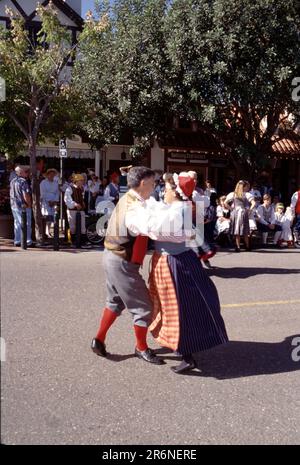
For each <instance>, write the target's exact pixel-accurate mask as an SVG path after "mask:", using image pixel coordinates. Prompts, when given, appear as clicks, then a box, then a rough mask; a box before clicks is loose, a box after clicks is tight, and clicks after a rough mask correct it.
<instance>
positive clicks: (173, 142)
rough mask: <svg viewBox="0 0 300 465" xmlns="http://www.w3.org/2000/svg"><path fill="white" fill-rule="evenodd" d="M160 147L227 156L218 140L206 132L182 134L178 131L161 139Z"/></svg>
mask: <svg viewBox="0 0 300 465" xmlns="http://www.w3.org/2000/svg"><path fill="white" fill-rule="evenodd" d="M158 143H159V146H160V147H161V148H166V149H168V150H180V151H190V152H198V153H203V154H207V155H209V154H212V155H225V150H224V148H223V147H222V146H221V144H220V143H219V142H218V141H217V139H216V138H215V137H214V136H213V135H212V134H210V133H208V132H205V131H197V132H181V131H176V132H175V133H174V134H170V135H168V136H166V137H164V138H161V139H159V141H158Z"/></svg>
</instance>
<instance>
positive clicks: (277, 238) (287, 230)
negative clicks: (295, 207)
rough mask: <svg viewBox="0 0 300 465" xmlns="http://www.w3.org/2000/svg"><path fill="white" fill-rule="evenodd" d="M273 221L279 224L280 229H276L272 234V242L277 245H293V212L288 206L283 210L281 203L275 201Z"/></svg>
mask: <svg viewBox="0 0 300 465" xmlns="http://www.w3.org/2000/svg"><path fill="white" fill-rule="evenodd" d="M275 222H276V224H277V225H279V226H281V228H282V229H281V231H277V232H276V233H275V235H274V244H277V245H278V246H279V247H286V246H287V247H294V242H293V235H292V230H291V225H292V222H293V213H292V209H291V208H290V207H287V209H286V211H285V212H284V205H283V203H277V205H276V209H275Z"/></svg>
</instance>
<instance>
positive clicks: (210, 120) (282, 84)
mask: <svg viewBox="0 0 300 465" xmlns="http://www.w3.org/2000/svg"><path fill="white" fill-rule="evenodd" d="M299 25H300V15H299V9H298V11H297V2H296V1H295V0H257V1H256V2H253V1H252V0H214V1H205V0H200V1H192V0H189V1H188V2H185V6H183V5H182V2H180V1H178V0H177V1H174V2H173V4H172V7H171V9H170V13H169V17H168V41H167V44H168V56H169V58H170V60H171V63H172V69H173V84H172V86H173V88H174V93H176V92H177V91H178V90H177V89H179V99H178V104H176V106H175V110H177V111H180V112H182V113H183V114H184V115H185V116H186V117H188V118H190V119H193V118H195V119H198V120H200V121H201V122H202V123H203V124H204V125H206V127H208V128H209V129H210V130H211V131H212V132H213V133H214V134H215V135H217V136H218V137H219V138H220V140H222V141H223V142H225V143H226V146H227V150H228V151H229V152H230V154H231V159H232V161H233V162H234V164H235V165H236V167H237V169H238V170H239V171H243V173H244V174H246V173H248V174H249V176H250V177H252V176H253V175H255V173H256V172H257V171H258V169H259V168H260V167H261V166H263V164H264V163H265V160H266V157H265V155H266V154H268V153H270V151H271V143H272V136H273V135H274V133H275V131H276V130H277V128H278V127H279V125H280V124H281V123H282V122H283V121H284V120H286V118H287V116H288V115H289V114H291V113H296V111H297V109H296V102H294V101H293V100H292V98H291V94H292V80H293V78H294V77H295V76H299V75H300V74H299V73H300V69H299V45H300V39H299Z"/></svg>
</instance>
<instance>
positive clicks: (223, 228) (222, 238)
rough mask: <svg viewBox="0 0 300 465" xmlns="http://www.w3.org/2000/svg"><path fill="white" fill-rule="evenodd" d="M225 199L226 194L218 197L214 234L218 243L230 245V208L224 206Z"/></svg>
mask: <svg viewBox="0 0 300 465" xmlns="http://www.w3.org/2000/svg"><path fill="white" fill-rule="evenodd" d="M225 200H226V195H222V196H221V197H220V198H219V205H218V206H217V221H216V227H215V235H216V239H217V240H218V242H219V243H220V244H222V245H230V239H229V230H230V210H229V209H228V208H226V207H225V205H224V203H225Z"/></svg>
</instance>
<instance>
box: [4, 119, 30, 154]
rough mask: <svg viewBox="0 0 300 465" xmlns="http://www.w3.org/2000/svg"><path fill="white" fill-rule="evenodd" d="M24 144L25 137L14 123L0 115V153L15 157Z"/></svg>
mask: <svg viewBox="0 0 300 465" xmlns="http://www.w3.org/2000/svg"><path fill="white" fill-rule="evenodd" d="M25 144H26V140H25V136H24V134H23V133H22V132H21V131H20V129H19V128H18V127H17V126H16V125H15V124H14V122H13V121H12V120H11V119H10V118H8V117H7V116H5V115H1V113H0V152H2V153H6V154H8V156H9V157H10V158H13V157H15V156H16V155H17V154H18V153H19V151H20V150H22V149H23V148H24V145H25Z"/></svg>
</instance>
